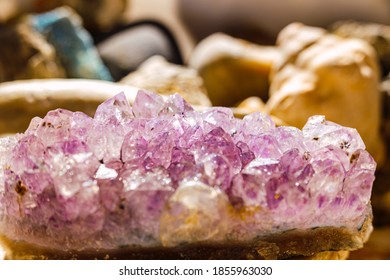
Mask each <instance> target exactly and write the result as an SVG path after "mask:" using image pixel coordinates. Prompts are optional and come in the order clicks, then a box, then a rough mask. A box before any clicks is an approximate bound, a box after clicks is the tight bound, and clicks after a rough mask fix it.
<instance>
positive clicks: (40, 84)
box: [0, 79, 138, 135]
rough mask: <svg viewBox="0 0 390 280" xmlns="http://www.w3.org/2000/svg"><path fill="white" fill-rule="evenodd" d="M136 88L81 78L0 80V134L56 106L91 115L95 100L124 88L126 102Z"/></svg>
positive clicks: (23, 126)
mask: <svg viewBox="0 0 390 280" xmlns="http://www.w3.org/2000/svg"><path fill="white" fill-rule="evenodd" d="M137 91H138V89H136V88H134V87H130V86H126V85H118V84H116V83H112V82H105V81H98V80H84V79H37V80H26V81H14V82H6V83H1V84H0V135H2V134H10V133H17V132H24V131H25V130H26V128H27V127H28V125H29V123H30V121H31V119H32V118H34V117H36V116H39V117H44V116H45V115H46V113H47V112H48V111H50V110H54V109H57V108H63V109H68V110H72V111H81V112H84V113H86V114H88V115H91V116H93V115H94V113H95V110H96V108H97V106H98V105H99V104H101V103H102V102H104V101H105V100H107V99H108V98H110V97H112V96H114V95H115V94H118V93H120V92H124V93H125V94H126V97H127V99H128V100H129V102H130V104H132V103H133V101H134V99H135V96H136V93H137Z"/></svg>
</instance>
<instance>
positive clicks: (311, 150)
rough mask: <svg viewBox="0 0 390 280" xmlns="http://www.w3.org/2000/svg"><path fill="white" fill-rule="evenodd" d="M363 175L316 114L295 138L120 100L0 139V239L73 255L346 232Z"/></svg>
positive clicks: (361, 201)
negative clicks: (324, 230)
mask: <svg viewBox="0 0 390 280" xmlns="http://www.w3.org/2000/svg"><path fill="white" fill-rule="evenodd" d="M375 168H376V163H375V161H374V160H373V158H372V157H371V156H370V155H369V154H368V153H367V152H366V150H365V146H364V143H363V141H362V139H361V138H360V136H359V134H358V133H357V131H356V130H355V129H352V128H346V127H342V126H340V125H337V124H335V123H332V122H329V121H326V120H325V118H324V117H323V116H313V117H311V118H310V119H309V120H308V122H307V124H306V125H305V127H304V128H303V130H299V129H297V128H293V127H276V126H275V124H274V123H273V122H272V120H271V118H270V117H268V116H266V115H263V114H261V113H254V114H252V115H248V116H246V117H245V118H244V119H242V120H240V119H236V118H234V117H233V114H232V112H231V111H230V110H229V109H227V108H209V109H207V110H205V111H195V110H194V109H193V108H192V107H191V106H190V105H189V104H187V103H186V102H185V101H184V100H183V99H182V98H181V97H180V96H179V95H173V96H170V97H168V98H166V99H164V98H163V97H161V96H158V95H155V94H153V93H151V92H146V91H142V90H141V91H140V92H139V93H138V95H137V97H136V99H135V102H134V104H133V106H130V105H129V104H128V102H127V100H126V97H125V95H124V94H123V93H121V94H118V95H116V96H114V97H113V98H111V99H109V100H107V101H106V102H104V103H103V104H101V105H100V106H99V107H98V109H97V111H96V114H95V116H94V118H90V117H88V116H87V115H85V114H83V113H80V112H70V111H67V110H63V109H57V110H55V111H51V112H49V113H48V114H47V115H46V116H45V117H44V118H43V119H40V118H34V119H33V120H32V121H31V124H30V126H29V128H28V129H27V130H26V132H25V133H24V134H18V135H15V136H13V137H6V138H1V139H0V233H1V234H4V235H6V236H8V237H10V238H16V239H18V240H24V241H26V242H30V243H33V244H37V245H42V246H46V245H47V244H50V247H53V248H66V249H78V250H81V249H88V248H98V249H115V248H118V247H122V246H161V245H163V246H175V245H179V244H183V243H189V242H204V241H208V242H213V241H223V240H227V239H229V240H231V239H239V240H243V241H245V240H249V239H251V238H254V237H256V236H261V235H265V234H270V233H274V232H280V231H285V230H289V229H294V228H300V229H309V228H313V227H318V226H336V227H347V228H358V227H359V226H361V224H362V222H363V220H364V218H365V215H366V213H367V208H368V205H369V200H370V195H371V189H372V184H373V181H374V178H375V177H374V173H375Z"/></svg>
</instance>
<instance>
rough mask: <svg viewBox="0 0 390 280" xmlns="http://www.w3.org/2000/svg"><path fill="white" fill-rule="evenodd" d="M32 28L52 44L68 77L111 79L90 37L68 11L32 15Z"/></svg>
mask: <svg viewBox="0 0 390 280" xmlns="http://www.w3.org/2000/svg"><path fill="white" fill-rule="evenodd" d="M30 21H31V24H32V26H33V27H34V28H35V29H36V30H37V31H38V32H40V33H41V34H42V35H44V36H45V38H46V39H47V41H48V42H49V43H50V44H52V45H53V46H54V48H55V50H56V54H57V56H58V57H59V59H60V60H61V63H62V65H63V66H64V68H65V71H66V74H67V77H68V78H84V79H99V80H108V81H110V80H112V77H111V74H110V73H109V71H108V69H107V68H106V66H105V65H104V64H103V62H102V60H101V58H100V56H99V54H98V52H97V50H96V48H95V46H94V43H93V40H92V37H91V35H90V34H89V33H88V31H87V30H85V29H84V28H83V26H82V21H81V19H80V17H79V16H78V15H77V13H75V12H74V11H73V10H72V9H71V8H68V7H61V8H57V9H55V10H52V11H50V12H47V13H44V14H38V15H34V16H31V18H30Z"/></svg>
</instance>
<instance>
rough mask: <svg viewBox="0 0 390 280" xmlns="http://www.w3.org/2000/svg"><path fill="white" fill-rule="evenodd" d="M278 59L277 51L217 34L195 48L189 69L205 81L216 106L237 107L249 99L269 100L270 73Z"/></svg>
mask: <svg viewBox="0 0 390 280" xmlns="http://www.w3.org/2000/svg"><path fill="white" fill-rule="evenodd" d="M278 59H279V52H278V51H277V49H276V48H273V47H264V46H259V45H256V44H252V43H249V42H247V41H244V40H240V39H236V38H233V37H230V36H228V35H225V34H219V33H218V34H214V35H211V36H209V37H207V38H206V39H204V40H203V41H201V42H200V43H199V44H198V45H197V46H196V48H195V49H194V51H193V53H192V55H191V58H190V61H189V66H190V67H192V68H194V69H196V70H198V72H199V74H200V76H201V77H202V78H203V80H204V85H205V87H206V89H207V92H208V94H209V97H210V99H211V102H212V103H213V105H216V106H235V105H236V104H237V103H239V102H240V101H242V100H243V99H245V98H247V97H250V96H258V97H260V98H261V99H262V100H263V101H264V102H265V101H266V100H267V99H268V89H269V82H268V80H269V73H270V70H271V68H272V67H273V64H274V63H275V62H276V61H277V60H278Z"/></svg>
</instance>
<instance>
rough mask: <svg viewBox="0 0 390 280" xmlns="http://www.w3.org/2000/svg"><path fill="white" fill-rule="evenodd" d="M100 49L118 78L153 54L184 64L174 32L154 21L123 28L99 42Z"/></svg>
mask: <svg viewBox="0 0 390 280" xmlns="http://www.w3.org/2000/svg"><path fill="white" fill-rule="evenodd" d="M97 49H98V51H99V53H100V56H101V57H102V59H103V61H104V63H105V64H106V65H107V67H108V68H109V69H110V72H111V74H112V76H113V77H114V80H116V81H117V80H120V79H122V78H123V77H124V76H126V75H128V74H129V73H130V72H133V71H134V70H136V69H137V68H138V67H139V66H140V65H141V64H142V63H143V62H144V61H145V60H147V59H148V58H150V57H152V56H154V55H160V56H163V57H164V58H165V59H166V60H167V61H169V62H172V63H175V64H181V63H182V58H181V54H180V51H179V47H178V45H177V43H176V40H175V39H174V37H173V35H172V34H171V32H170V31H169V30H168V29H167V28H166V27H165V26H163V25H162V24H160V23H157V22H152V21H145V22H137V23H133V24H131V25H128V26H126V27H123V28H121V29H120V30H118V31H116V32H114V33H113V34H111V35H110V36H107V37H106V38H105V39H104V40H102V41H101V42H99V43H98V45H97ZM161 74H162V75H164V73H161Z"/></svg>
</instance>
